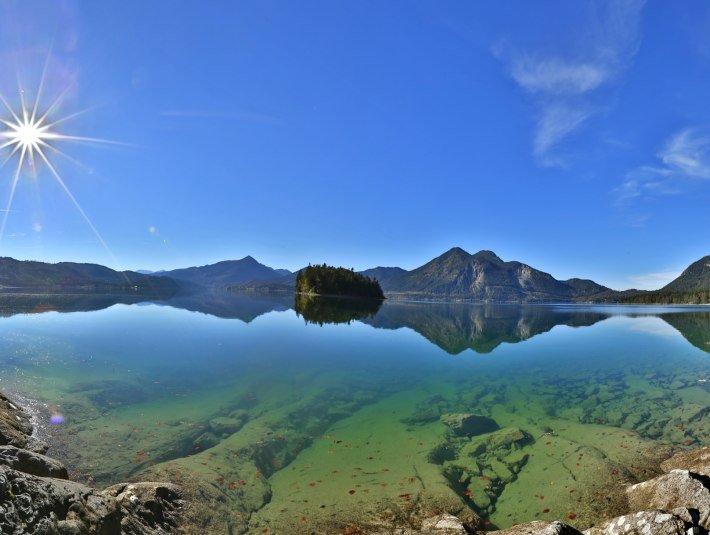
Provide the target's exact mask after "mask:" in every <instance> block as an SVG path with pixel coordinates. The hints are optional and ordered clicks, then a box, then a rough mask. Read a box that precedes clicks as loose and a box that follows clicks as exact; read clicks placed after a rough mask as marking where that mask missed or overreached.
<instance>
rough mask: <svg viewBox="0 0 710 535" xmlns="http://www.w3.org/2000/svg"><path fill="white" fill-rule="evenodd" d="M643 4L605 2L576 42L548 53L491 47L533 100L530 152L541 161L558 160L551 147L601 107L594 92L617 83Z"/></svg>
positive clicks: (552, 162)
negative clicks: (531, 148)
mask: <svg viewBox="0 0 710 535" xmlns="http://www.w3.org/2000/svg"><path fill="white" fill-rule="evenodd" d="M644 3H645V0H607V2H606V3H605V4H604V5H603V9H602V10H601V16H600V17H598V18H596V19H594V20H590V21H589V23H588V28H585V29H580V32H579V42H576V43H565V44H564V45H567V46H565V49H564V50H563V49H562V46H561V47H560V50H558V51H555V52H553V53H538V52H535V51H533V52H530V51H520V50H518V49H512V48H511V47H510V46H507V45H505V44H499V45H498V46H496V47H494V50H493V52H494V55H495V56H496V57H498V58H499V59H501V60H503V61H505V62H506V63H508V64H509V67H510V76H511V77H512V78H513V80H515V82H516V83H517V84H518V85H519V86H520V87H521V88H522V89H524V90H525V91H526V92H527V93H529V94H530V95H531V96H532V98H533V101H534V102H535V106H536V108H537V111H536V125H535V133H534V136H533V154H534V155H535V157H536V158H537V160H538V161H539V162H540V163H541V164H543V165H560V164H562V163H563V162H562V159H561V158H559V157H557V156H555V155H554V154H552V152H553V150H554V148H555V147H557V146H558V145H559V144H560V143H561V142H562V141H563V140H564V139H565V138H567V137H568V136H570V135H571V134H572V133H573V132H575V131H576V130H578V129H579V128H580V127H581V126H582V125H583V124H584V123H585V122H586V121H587V120H588V119H589V118H590V117H592V116H593V115H594V114H596V113H598V112H599V111H600V110H601V109H603V106H602V105H600V104H599V102H598V100H599V95H600V93H601V92H602V91H603V90H604V88H605V87H611V86H612V85H613V84H614V83H616V82H618V80H619V78H620V76H621V74H622V73H623V71H624V70H625V69H626V68H627V67H628V64H629V63H630V61H631V60H632V59H633V57H634V55H635V54H636V50H637V49H638V42H639V38H638V34H639V26H640V19H641V11H642V9H643V5H644ZM590 18H591V17H590ZM564 45H563V46H564ZM567 50H569V52H568V51H567Z"/></svg>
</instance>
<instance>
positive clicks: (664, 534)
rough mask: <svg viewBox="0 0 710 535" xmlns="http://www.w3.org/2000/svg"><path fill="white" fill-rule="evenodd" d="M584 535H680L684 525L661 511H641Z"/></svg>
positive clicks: (680, 520) (595, 528)
mask: <svg viewBox="0 0 710 535" xmlns="http://www.w3.org/2000/svg"><path fill="white" fill-rule="evenodd" d="M583 533H584V535H681V534H683V533H685V524H684V522H683V520H682V519H681V518H679V517H678V516H676V515H674V514H670V513H664V512H663V511H658V510H652V511H641V512H638V513H633V514H629V515H624V516H620V517H617V518H614V519H612V520H609V521H608V522H604V523H603V524H601V525H599V526H594V527H592V528H589V529H588V530H586V531H584V532H583Z"/></svg>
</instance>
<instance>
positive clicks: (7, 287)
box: [0, 257, 178, 293]
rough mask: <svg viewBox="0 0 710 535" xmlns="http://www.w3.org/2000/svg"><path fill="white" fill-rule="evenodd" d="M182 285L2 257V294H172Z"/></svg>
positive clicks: (83, 266) (84, 266) (128, 273)
mask: <svg viewBox="0 0 710 535" xmlns="http://www.w3.org/2000/svg"><path fill="white" fill-rule="evenodd" d="M177 288H178V286H177V284H176V283H175V281H173V280H172V279H169V278H167V277H154V276H150V275H141V274H140V273H135V272H133V271H114V270H113V269H110V268H107V267H105V266H100V265H98V264H77V263H74V262H59V263H58V264H48V263H45V262H35V261H25V260H15V259H14V258H8V257H2V258H0V291H1V292H4V293H41V292H46V293H51V292H103V293H109V292H126V291H130V292H160V293H164V292H166V291H167V292H170V291H175V290H177Z"/></svg>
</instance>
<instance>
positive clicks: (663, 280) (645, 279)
mask: <svg viewBox="0 0 710 535" xmlns="http://www.w3.org/2000/svg"><path fill="white" fill-rule="evenodd" d="M680 274H681V272H680V271H657V272H655V273H643V274H640V275H632V276H630V277H629V281H630V282H631V286H632V287H633V288H636V289H637V290H658V289H659V288H663V287H664V286H665V285H666V284H668V283H669V282H671V281H672V280H674V279H676V278H678V277H679V276H680Z"/></svg>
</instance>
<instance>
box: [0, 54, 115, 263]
mask: <svg viewBox="0 0 710 535" xmlns="http://www.w3.org/2000/svg"><path fill="white" fill-rule="evenodd" d="M45 69H46V67H45ZM43 88H44V75H43V77H42V81H41V82H40V84H39V88H38V90H37V95H36V97H35V100H34V103H33V104H32V105H31V106H28V105H27V103H26V101H25V92H24V90H23V89H22V88H20V89H19V101H20V104H19V108H17V109H16V108H13V107H12V106H11V105H10V104H9V102H8V101H7V100H6V99H5V98H4V97H3V96H1V95H0V101H2V104H3V105H4V106H5V114H4V116H3V115H1V114H0V125H4V126H5V130H3V131H0V150H3V151H8V154H7V156H6V158H5V160H4V161H3V162H2V163H1V164H0V167H4V166H5V165H6V164H7V163H8V162H9V161H10V160H12V159H13V158H15V157H16V158H17V163H16V165H15V168H14V173H13V177H12V182H11V184H10V194H9V196H8V200H7V205H6V207H5V211H4V214H3V218H2V224H1V225H0V240H2V238H3V236H4V234H5V227H6V225H7V219H8V215H9V213H10V212H11V211H12V203H13V201H14V199H15V192H16V190H17V184H18V182H19V181H20V177H21V176H22V175H23V173H24V174H29V175H32V176H37V172H38V169H37V167H38V165H44V167H46V168H47V170H49V172H50V173H51V175H52V176H53V177H54V179H55V180H56V181H57V183H58V184H59V186H60V187H61V188H62V190H63V191H64V193H65V194H66V195H67V197H69V200H70V201H71V202H72V204H73V205H74V207H75V208H76V209H77V210H78V211H79V213H80V214H81V216H82V217H83V218H84V220H85V221H86V223H87V224H88V225H89V227H90V228H91V230H92V232H93V233H94V235H95V236H96V238H97V239H98V240H99V242H100V243H101V245H102V246H103V247H104V249H106V251H107V252H108V253H109V255H110V256H111V257H112V258H113V254H112V253H111V251H110V249H109V248H108V246H107V245H106V242H105V241H104V239H103V238H102V237H101V234H99V231H98V230H97V229H96V227H95V226H94V224H93V223H92V222H91V219H89V216H88V215H87V214H86V212H84V209H83V208H82V207H81V205H80V204H79V202H78V201H77V200H76V198H75V197H74V195H73V194H72V192H71V191H70V190H69V188H68V186H67V185H66V183H65V181H64V179H63V178H62V177H61V175H60V174H59V172H58V171H57V168H56V166H55V164H54V163H53V162H52V158H50V155H53V156H62V157H64V158H66V159H68V160H70V161H72V162H74V163H78V162H77V161H76V160H74V159H73V158H71V157H70V156H68V155H67V154H65V153H64V152H62V151H61V150H60V149H59V148H58V147H57V144H58V143H60V142H65V141H74V142H89V143H112V142H110V141H106V140H103V139H96V138H89V137H80V136H73V135H67V134H62V133H61V132H60V131H59V130H58V127H59V126H60V124H61V123H63V122H65V121H67V120H69V119H72V118H74V117H76V116H78V115H80V114H81V113H83V112H79V113H72V114H70V115H66V116H64V117H61V118H59V119H54V120H51V119H50V117H51V116H53V115H54V114H55V112H56V111H57V108H58V107H59V104H60V103H61V101H62V100H63V98H64V96H65V95H66V93H67V91H64V92H63V93H61V94H60V95H59V96H58V97H57V98H56V99H54V101H53V102H52V103H51V104H50V105H49V106H47V107H46V108H44V109H43V111H40V108H41V98H42V92H43Z"/></svg>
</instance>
